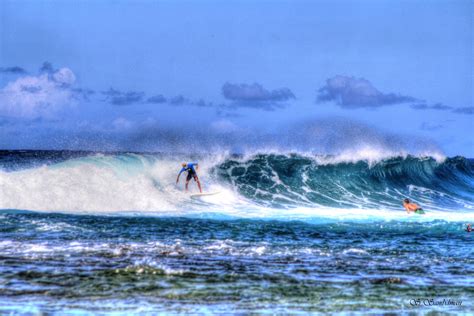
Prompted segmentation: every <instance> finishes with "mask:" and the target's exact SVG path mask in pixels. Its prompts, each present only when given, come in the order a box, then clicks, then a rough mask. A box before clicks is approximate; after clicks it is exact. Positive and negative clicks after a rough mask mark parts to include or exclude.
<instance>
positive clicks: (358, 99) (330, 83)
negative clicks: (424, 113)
mask: <svg viewBox="0 0 474 316" xmlns="http://www.w3.org/2000/svg"><path fill="white" fill-rule="evenodd" d="M317 101H318V102H327V101H334V102H336V104H337V105H339V106H341V107H343V108H347V109H356V108H376V107H381V106H385V105H392V104H398V103H406V102H415V101H417V99H416V98H414V97H411V96H405V95H401V94H396V93H383V92H380V91H379V90H378V89H377V88H375V87H374V86H373V85H372V83H371V82H370V81H368V80H367V79H364V78H356V77H349V76H335V77H332V78H329V79H327V80H326V84H325V85H324V86H323V87H321V88H320V89H319V90H318V96H317Z"/></svg>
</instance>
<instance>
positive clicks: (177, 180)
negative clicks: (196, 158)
mask: <svg viewBox="0 0 474 316" xmlns="http://www.w3.org/2000/svg"><path fill="white" fill-rule="evenodd" d="M184 170H185V169H184V168H182V169H181V171H180V172H179V173H178V177H177V178H176V183H178V182H179V176H180V175H181V174H182V173H183V171H184Z"/></svg>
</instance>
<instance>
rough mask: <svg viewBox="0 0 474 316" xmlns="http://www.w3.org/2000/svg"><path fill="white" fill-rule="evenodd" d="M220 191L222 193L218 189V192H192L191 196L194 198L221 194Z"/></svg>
mask: <svg viewBox="0 0 474 316" xmlns="http://www.w3.org/2000/svg"><path fill="white" fill-rule="evenodd" d="M219 193H221V192H220V191H216V192H206V193H195V194H191V195H190V197H191V198H192V199H194V198H200V197H203V196H210V195H216V194H219Z"/></svg>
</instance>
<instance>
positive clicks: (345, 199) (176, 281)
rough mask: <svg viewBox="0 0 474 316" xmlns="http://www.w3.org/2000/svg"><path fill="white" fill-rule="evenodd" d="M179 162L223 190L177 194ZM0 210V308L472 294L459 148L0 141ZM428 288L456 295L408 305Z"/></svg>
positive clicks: (467, 206)
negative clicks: (110, 147)
mask: <svg viewBox="0 0 474 316" xmlns="http://www.w3.org/2000/svg"><path fill="white" fill-rule="evenodd" d="M183 161H198V162H199V165H200V167H199V169H198V174H199V177H200V180H201V182H202V184H203V188H204V190H205V191H220V193H219V194H217V195H213V196H206V197H202V198H198V199H193V198H190V194H189V193H186V192H184V183H183V177H181V182H180V183H179V184H178V185H176V183H175V181H176V176H177V173H178V171H179V170H180V167H181V163H182V162H183ZM190 191H191V192H196V191H197V187H196V185H195V184H194V183H191V184H190ZM407 197H408V198H410V199H412V200H413V201H415V202H416V203H418V204H419V205H421V206H422V207H423V209H425V211H426V214H425V215H414V214H407V213H406V212H405V210H404V209H403V207H402V199H404V198H407ZM0 222H1V224H2V225H0V313H2V314H18V313H19V314H40V313H46V314H58V313H60V314H64V313H66V314H104V315H105V314H107V315H108V314H110V315H129V314H143V313H145V314H181V313H187V314H209V313H216V314H228V313H237V314H253V313H257V314H268V313H270V314H274V313H281V314H296V313H310V314H313V313H335V312H343V313H345V312H347V313H359V314H366V313H378V314H384V313H397V314H407V313H432V312H434V313H469V312H470V311H471V310H472V308H473V306H472V302H473V301H474V291H473V290H472V289H473V288H474V258H473V256H472V249H473V247H474V234H473V233H469V232H466V230H465V229H466V225H467V224H468V223H474V161H473V160H472V159H468V158H464V157H444V156H442V155H439V154H436V153H425V154H419V155H410V154H408V153H403V152H385V151H378V150H373V149H364V150H362V151H352V152H350V151H347V152H341V153H340V154H338V155H321V154H318V153H307V152H298V151H281V150H259V151H253V152H248V153H246V154H238V155H237V154H232V153H230V152H223V151H210V152H209V153H205V154H202V153H201V154H194V155H187V154H182V153H138V152H78V151H34V150H30V151H1V152H0ZM431 299H432V300H433V301H437V302H438V301H439V302H442V301H443V299H445V300H446V301H448V300H451V301H455V302H457V303H458V305H448V306H446V305H436V306H430V305H426V306H424V305H423V306H420V305H416V304H415V303H416V302H418V301H420V302H424V301H426V302H429V301H430V300H431Z"/></svg>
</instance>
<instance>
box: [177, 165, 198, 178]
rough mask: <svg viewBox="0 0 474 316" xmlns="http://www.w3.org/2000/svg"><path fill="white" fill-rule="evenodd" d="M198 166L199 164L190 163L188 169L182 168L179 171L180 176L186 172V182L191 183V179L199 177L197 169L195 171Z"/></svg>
mask: <svg viewBox="0 0 474 316" xmlns="http://www.w3.org/2000/svg"><path fill="white" fill-rule="evenodd" d="M197 164H198V163H197V162H188V164H187V165H186V167H183V168H181V170H180V171H179V175H181V173H183V172H184V171H187V172H188V177H187V179H186V180H188V181H189V180H190V179H191V177H194V176H197V173H196V169H194V166H197Z"/></svg>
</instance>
